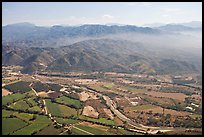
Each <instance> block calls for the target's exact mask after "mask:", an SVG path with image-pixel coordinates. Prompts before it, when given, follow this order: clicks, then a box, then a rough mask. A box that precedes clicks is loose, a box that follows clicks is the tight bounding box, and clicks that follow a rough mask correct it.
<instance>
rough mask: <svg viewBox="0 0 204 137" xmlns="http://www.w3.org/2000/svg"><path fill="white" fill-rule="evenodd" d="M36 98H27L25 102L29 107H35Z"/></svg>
mask: <svg viewBox="0 0 204 137" xmlns="http://www.w3.org/2000/svg"><path fill="white" fill-rule="evenodd" d="M35 99H36V97H32V98H29V99H28V100H26V102H27V104H28V105H29V106H31V107H33V106H36V105H37V104H38V103H37V102H36V101H35Z"/></svg>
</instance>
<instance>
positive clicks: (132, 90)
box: [120, 86, 147, 93]
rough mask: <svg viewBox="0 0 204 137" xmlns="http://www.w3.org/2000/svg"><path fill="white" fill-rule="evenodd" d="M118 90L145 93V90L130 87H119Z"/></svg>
mask: <svg viewBox="0 0 204 137" xmlns="http://www.w3.org/2000/svg"><path fill="white" fill-rule="evenodd" d="M120 88H121V89H124V90H127V91H130V92H134V93H144V92H146V91H147V90H146V89H140V88H136V87H131V86H121V87H120Z"/></svg>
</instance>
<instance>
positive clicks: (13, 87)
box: [4, 81, 31, 93]
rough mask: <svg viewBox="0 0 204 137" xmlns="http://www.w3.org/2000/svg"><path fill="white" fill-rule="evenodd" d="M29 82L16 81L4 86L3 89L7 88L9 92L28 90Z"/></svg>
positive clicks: (29, 89)
mask: <svg viewBox="0 0 204 137" xmlns="http://www.w3.org/2000/svg"><path fill="white" fill-rule="evenodd" d="M29 84H30V82H25V81H18V82H16V83H12V84H9V85H6V86H4V88H5V89H8V90H9V91H11V92H14V93H15V92H28V91H31V88H30V87H29Z"/></svg>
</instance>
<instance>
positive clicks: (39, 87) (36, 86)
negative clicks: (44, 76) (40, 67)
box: [32, 82, 62, 92]
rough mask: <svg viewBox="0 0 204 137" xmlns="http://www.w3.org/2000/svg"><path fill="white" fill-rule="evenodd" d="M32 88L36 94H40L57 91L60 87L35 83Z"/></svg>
mask: <svg viewBox="0 0 204 137" xmlns="http://www.w3.org/2000/svg"><path fill="white" fill-rule="evenodd" d="M32 87H33V88H34V89H35V90H36V91H37V92H41V91H49V90H52V91H59V90H60V89H61V88H62V86H60V85H58V84H52V83H41V82H35V83H34V84H33V85H32Z"/></svg>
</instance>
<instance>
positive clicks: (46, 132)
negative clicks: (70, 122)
mask: <svg viewBox="0 0 204 137" xmlns="http://www.w3.org/2000/svg"><path fill="white" fill-rule="evenodd" d="M63 130H64V129H62V128H58V129H57V128H55V127H54V125H49V126H48V127H45V128H43V129H42V130H41V131H39V132H37V133H36V134H34V135H59V134H60V133H61V132H63Z"/></svg>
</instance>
